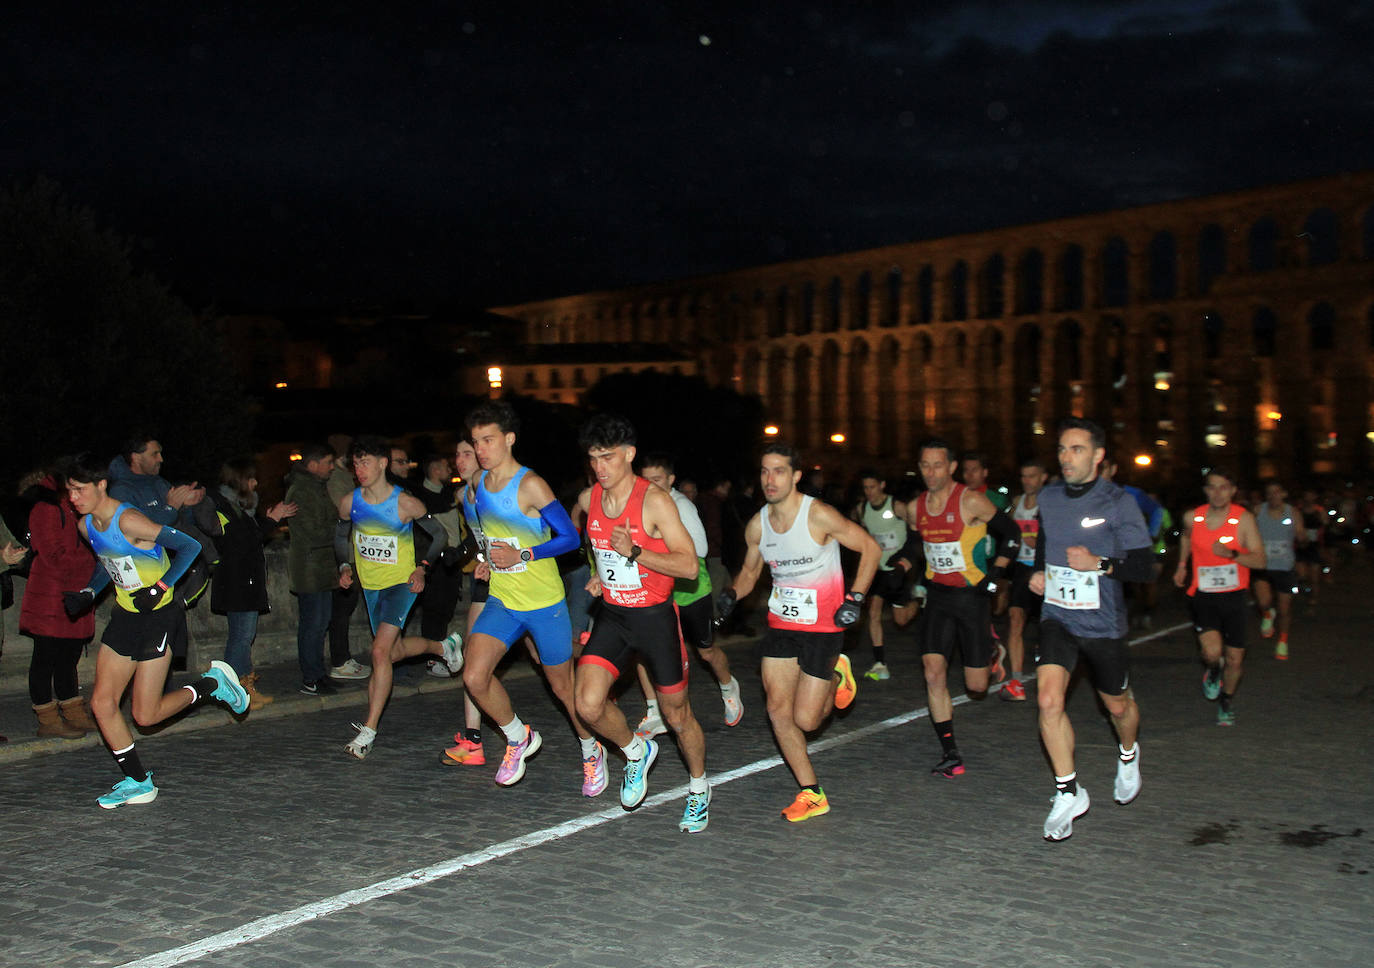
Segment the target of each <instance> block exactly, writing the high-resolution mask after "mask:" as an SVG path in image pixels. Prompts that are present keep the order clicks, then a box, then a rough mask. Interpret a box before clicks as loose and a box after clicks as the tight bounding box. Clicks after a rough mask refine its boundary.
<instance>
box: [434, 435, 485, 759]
mask: <svg viewBox="0 0 1374 968" xmlns="http://www.w3.org/2000/svg"><path fill="white" fill-rule="evenodd" d="M453 467H454V469H455V470H456V471H457V472H458V477H459V478H461V479H462V487H461V489H460V490H459V491H458V495H457V498H458V506H459V507H460V508H462V511H463V523H464V525H465V531H466V534H467V541H465V543H464V546H465V550H466V551H467V552H468V553H469V555H470V556H471V559H472V560H473V562H474V564H473V565H472V566H471V567H470V570H468V569H465V570H464V573H465V574H466V575H467V576H468V614H467V630H466V632H467V637H468V639H469V640H471V638H472V627H473V626H474V625H476V624H477V617H478V616H479V615H481V614H482V609H483V608H484V607H485V606H486V604H487V596H488V594H489V593H490V590H491V583H490V581H489V580H488V579H490V577H491V568H490V566H489V565H488V564H487V538H486V535H484V534H483V533H482V528H481V524H480V522H478V520H477V507H476V504H475V501H476V492H475V491H474V489H473V488H474V485H475V484H476V483H477V475H478V473H479V471H480V470H481V468H480V467H479V466H478V463H477V451H475V450H473V448H472V441H470V440H460V441H458V443H457V445H456V446H455V447H454V448H453ZM468 542H470V543H471V546H470V547H468ZM453 744H454V745H452V746H450V747H449V748H448V749H446V750H444V755H443V756H442V757H440V759H439V762H440V763H443V764H444V765H445V766H452V765H454V764H457V765H460V766H484V765H486V762H487V754H486V751H485V750H484V749H483V748H482V711H481V710H480V709H478V708H477V704H476V703H474V702H473V701H472V696H470V695H468V691H467V689H464V690H463V728H462V729H461V730H460V731H459V732H456V733H454V734H453Z"/></svg>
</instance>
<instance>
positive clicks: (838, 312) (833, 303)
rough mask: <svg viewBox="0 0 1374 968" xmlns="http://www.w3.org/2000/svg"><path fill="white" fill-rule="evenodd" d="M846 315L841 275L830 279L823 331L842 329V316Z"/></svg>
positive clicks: (826, 295) (832, 331)
mask: <svg viewBox="0 0 1374 968" xmlns="http://www.w3.org/2000/svg"><path fill="white" fill-rule="evenodd" d="M843 315H844V281H843V280H841V279H840V277H839V276H834V277H833V278H832V279H831V280H830V287H829V289H828V290H827V291H826V294H825V317H824V319H823V320H822V321H821V332H822V333H835V332H838V331H839V329H840V317H841V316H843Z"/></svg>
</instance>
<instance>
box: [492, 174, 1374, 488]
mask: <svg viewBox="0 0 1374 968" xmlns="http://www.w3.org/2000/svg"><path fill="white" fill-rule="evenodd" d="M491 311H492V312H493V313H497V314H500V315H503V316H508V317H512V318H515V319H517V320H519V321H521V323H522V324H523V325H524V328H525V340H526V343H527V345H528V346H530V347H531V348H533V347H537V348H538V353H539V357H540V360H541V365H543V366H545V367H548V366H553V367H554V370H558V369H559V368H558V365H557V364H558V360H559V357H560V354H561V353H566V354H567V356H568V358H569V360H570V361H572V360H576V359H578V358H579V356H580V354H579V351H578V350H577V349H576V347H578V346H585V345H589V344H600V345H601V346H603V347H604V346H605V345H607V344H620V345H625V346H628V345H630V344H647V345H649V346H653V347H657V348H658V350H656V351H655V352H662V353H664V354H668V355H670V356H671V357H672V358H678V357H681V358H687V359H691V360H694V361H695V363H696V369H697V372H699V373H700V374H701V375H702V376H704V377H705V378H706V379H707V380H708V382H711V383H713V384H722V385H728V386H731V387H733V388H734V389H736V390H738V391H739V392H741V393H744V394H757V395H759V396H760V397H761V398H762V400H763V401H764V405H765V413H766V414H767V419H768V421H769V422H770V423H772V424H775V425H777V426H778V428H779V429H780V432H781V434H782V435H783V436H785V437H787V438H789V439H792V440H795V441H796V442H797V443H799V444H800V445H801V446H803V447H804V448H807V449H808V450H810V451H812V452H815V453H825V452H827V451H828V450H831V449H833V448H836V447H841V448H843V451H844V454H845V455H846V456H847V457H850V458H852V459H854V460H862V461H874V462H877V463H879V464H880V465H883V466H887V467H889V468H896V467H901V466H909V465H910V463H911V462H912V461H913V460H914V457H915V454H914V450H915V446H916V444H917V443H918V442H919V441H920V439H921V438H922V437H924V436H926V435H928V434H932V433H938V434H939V435H941V436H944V437H947V438H951V439H952V440H953V441H954V442H955V443H956V445H957V446H960V447H966V448H977V449H980V450H983V451H985V452H987V453H988V454H989V455H990V457H991V459H992V461H993V462H994V463H995V464H998V465H1000V467H1001V468H1002V470H1003V471H1004V472H1009V471H1012V470H1014V465H1015V463H1016V462H1017V461H1018V460H1019V459H1020V458H1021V457H1024V456H1027V455H1031V454H1038V455H1039V456H1044V457H1049V456H1053V444H1052V440H1051V437H1052V432H1053V426H1054V422H1055V420H1057V419H1058V418H1059V417H1061V416H1064V415H1066V414H1075V415H1080V416H1088V417H1092V418H1094V419H1097V420H1099V421H1101V422H1102V423H1103V424H1104V425H1105V426H1107V427H1108V428H1109V436H1110V437H1111V446H1112V447H1113V449H1114V450H1115V452H1116V453H1117V454H1118V455H1122V456H1135V455H1141V456H1142V457H1148V458H1149V459H1151V460H1152V461H1153V471H1152V472H1151V473H1152V474H1158V475H1167V474H1172V473H1176V472H1178V471H1181V470H1183V469H1184V468H1197V467H1200V466H1210V465H1213V464H1226V465H1229V466H1233V467H1236V468H1237V469H1239V470H1240V471H1241V473H1243V474H1245V475H1247V477H1249V478H1250V479H1251V480H1253V479H1255V476H1256V475H1270V474H1277V475H1279V476H1282V477H1284V478H1287V479H1291V478H1293V477H1302V476H1306V475H1308V474H1329V473H1341V474H1351V473H1357V472H1364V471H1367V470H1369V468H1370V466H1371V460H1370V455H1371V453H1372V452H1374V444H1372V443H1371V440H1374V412H1372V411H1371V401H1374V393H1371V387H1374V172H1360V173H1355V174H1347V175H1338V176H1333V177H1329V178H1322V179H1316V180H1311V181H1304V182H1299V183H1294V184H1288V185H1278V186H1271V187H1266V188H1260V189H1254V190H1249V191H1244V192H1236V193H1230V194H1225V195H1217V196H1209V197H1205V198H1198V199H1190V200H1185V201H1176V202H1168V203H1163V204H1158V205H1148V206H1142V207H1138V208H1131V209H1124V210H1119V211H1112V212H1105V213H1101V214H1097V215H1090V216H1083V217H1075V218H1068V219H1060V220H1056V221H1051V222H1044V223H1039V224H1034V225H1025V226H1019V227H1014V228H1006V229H998V230H995V231H988V232H979V233H975V234H969V235H959V236H953V237H949V238H943V239H935V240H929V241H923V242H913V243H910V244H905V245H897V246H889V247H885V248H880V249H871V250H866V251H862V252H854V253H848V254H844V255H837V256H829V257H824V258H817V259H807V260H800V261H796V262H788V263H782V264H778V265H771V266H764V267H759V268H752V269H744V270H739V271H735V272H728V273H722V274H719V275H713V276H705V277H697V278H692V279H687V280H681V281H676V282H665V283H660V284H655V285H648V286H639V287H635V288H631V289H624V290H618V291H607V292H594V293H585V294H581V295H574V296H567V297H562V298H557V299H549V300H544V301H541V302H536V303H527V304H524V305H519V306H506V307H500V308H496V309H493V310H491ZM624 362H625V363H626V364H629V363H631V362H632V361H630V360H625V361H624ZM571 367H572V364H571V363H570V365H569V367H568V369H569V372H568V373H566V374H564V373H562V372H561V371H560V372H558V374H557V376H554V377H550V376H549V375H548V374H542V375H541V382H542V381H544V380H548V379H556V380H558V381H559V382H560V384H561V385H562V386H565V387H566V386H570V385H572V384H573V383H575V381H574V380H573V378H572V372H571ZM832 435H843V439H844V442H843V444H833V443H831V442H830V441H831V440H832Z"/></svg>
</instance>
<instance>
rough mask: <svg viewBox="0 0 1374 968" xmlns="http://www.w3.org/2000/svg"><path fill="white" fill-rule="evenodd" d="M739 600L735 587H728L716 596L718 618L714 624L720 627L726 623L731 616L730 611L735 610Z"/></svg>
mask: <svg viewBox="0 0 1374 968" xmlns="http://www.w3.org/2000/svg"><path fill="white" fill-rule="evenodd" d="M738 601H739V599H738V598H736V597H735V590H734V588H727V589H725V591H723V592H721V593H720V594H719V595H717V596H716V619H715V622H713V623H712V624H713V625H715V627H716V628H720V627H721V626H722V625H724V624H725V620H726V619H727V618H729V617H730V613H731V612H733V611H734V610H735V604H736V603H737V602H738Z"/></svg>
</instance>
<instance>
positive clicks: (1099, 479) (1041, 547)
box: [1030, 417, 1154, 841]
mask: <svg viewBox="0 0 1374 968" xmlns="http://www.w3.org/2000/svg"><path fill="white" fill-rule="evenodd" d="M1106 453H1107V451H1106V441H1105V438H1104V435H1103V432H1102V428H1101V427H1100V426H1098V425H1097V424H1095V423H1093V422H1092V421H1091V420H1084V419H1082V418H1080V417H1070V418H1068V419H1066V420H1064V421H1061V422H1060V424H1059V466H1060V470H1061V472H1062V473H1063V480H1062V481H1057V482H1055V483H1054V484H1051V485H1049V486H1048V487H1046V488H1044V490H1043V491H1041V492H1040V501H1039V505H1040V535H1039V540H1037V542H1036V547H1035V565H1034V572H1033V574H1032V575H1031V577H1030V590H1031V592H1033V593H1034V594H1036V595H1044V597H1045V603H1044V610H1043V611H1042V613H1041V617H1040V645H1039V648H1038V649H1037V656H1036V659H1037V661H1038V668H1037V672H1036V675H1037V678H1038V679H1039V685H1038V688H1037V689H1036V699H1037V700H1038V702H1039V706H1040V738H1041V739H1042V740H1043V741H1044V743H1045V750H1046V752H1048V753H1049V758H1050V766H1051V767H1052V768H1053V770H1054V785H1055V794H1054V797H1053V798H1052V799H1051V801H1050V804H1051V806H1050V812H1049V816H1047V817H1046V818H1045V827H1044V835H1045V839H1046V840H1053V841H1058V840H1067V839H1068V838H1069V837H1070V836H1071V835H1072V834H1073V822H1074V820H1076V819H1077V818H1079V817H1081V816H1082V815H1083V814H1085V813H1087V811H1088V807H1089V805H1090V801H1089V799H1088V790H1087V788H1086V787H1083V786H1080V785H1079V784H1078V773H1077V771H1076V768H1075V766H1074V734H1073V725H1072V724H1071V723H1070V722H1069V716H1068V713H1067V712H1066V711H1065V709H1064V695H1065V693H1066V692H1067V691H1068V687H1069V677H1070V676H1072V675H1073V670H1074V668H1075V667H1076V666H1077V665H1078V660H1079V659H1080V658H1083V659H1086V660H1087V662H1088V667H1089V675H1090V676H1091V678H1092V683H1093V688H1095V689H1096V690H1097V695H1098V697H1099V698H1100V699H1101V700H1102V704H1103V705H1104V706H1105V707H1106V708H1107V712H1108V714H1110V716H1111V718H1112V727H1113V728H1114V729H1115V730H1116V736H1117V752H1118V760H1117V768H1116V784H1115V789H1114V790H1113V796H1114V798H1115V799H1116V802H1117V803H1120V804H1123V805H1124V804H1127V803H1130V802H1131V801H1132V800H1134V799H1135V798H1136V797H1137V796H1138V795H1139V794H1140V785H1141V784H1140V746H1139V744H1138V743H1137V742H1136V737H1137V736H1138V735H1139V732H1140V708H1139V707H1138V706H1137V705H1136V701H1135V696H1134V694H1133V693H1132V692H1131V688H1130V650H1129V648H1128V647H1127V644H1126V633H1127V630H1128V622H1127V616H1126V596H1125V592H1124V591H1123V589H1122V582H1123V581H1132V580H1135V577H1136V576H1138V575H1139V576H1148V575H1149V574H1150V571H1151V569H1152V568H1153V567H1154V548H1153V543H1152V542H1151V541H1150V533H1149V531H1148V529H1147V528H1146V526H1145V519H1144V517H1143V516H1142V515H1141V513H1140V507H1139V506H1138V505H1137V504H1136V502H1135V499H1134V498H1132V497H1131V496H1130V495H1129V494H1127V493H1126V492H1125V491H1124V490H1123V489H1122V488H1121V487H1120V486H1119V485H1117V484H1114V483H1113V482H1112V481H1111V480H1109V479H1108V478H1106V477H1104V476H1101V474H1100V470H1101V466H1102V459H1103V458H1104V457H1105V456H1106Z"/></svg>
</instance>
